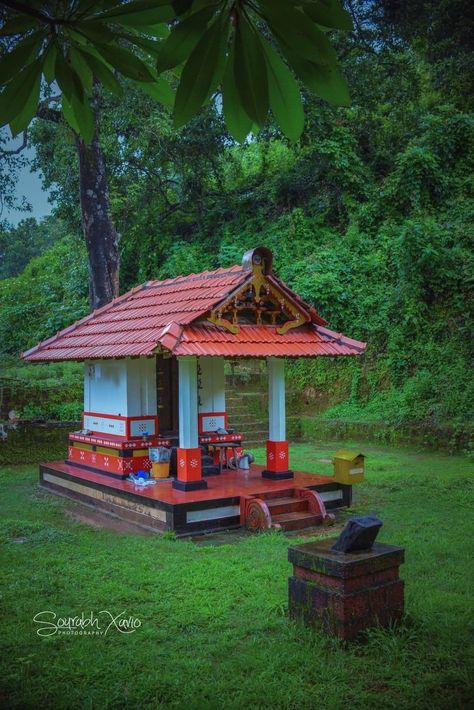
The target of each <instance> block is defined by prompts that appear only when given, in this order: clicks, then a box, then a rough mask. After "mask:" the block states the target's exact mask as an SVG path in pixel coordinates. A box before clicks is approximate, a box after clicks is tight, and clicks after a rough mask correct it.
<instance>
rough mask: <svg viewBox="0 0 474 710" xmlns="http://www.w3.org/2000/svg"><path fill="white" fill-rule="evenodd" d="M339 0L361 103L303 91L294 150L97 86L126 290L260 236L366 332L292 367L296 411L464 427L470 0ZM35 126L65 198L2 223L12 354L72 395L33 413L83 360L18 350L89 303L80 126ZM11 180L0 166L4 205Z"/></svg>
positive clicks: (211, 263) (5, 315) (0, 257)
mask: <svg viewBox="0 0 474 710" xmlns="http://www.w3.org/2000/svg"><path fill="white" fill-rule="evenodd" d="M344 4H345V6H346V7H347V8H348V9H349V10H350V11H351V12H352V14H353V17H354V20H355V24H354V31H353V32H352V33H351V34H349V35H342V34H341V36H340V37H338V36H337V35H335V42H336V46H337V48H338V55H339V57H340V61H341V64H342V67H343V69H344V72H345V75H346V77H347V79H348V82H349V86H350V90H351V97H352V102H351V106H350V107H349V108H334V107H332V106H331V105H330V104H328V103H325V102H323V101H321V100H319V99H316V98H314V97H312V96H311V95H310V94H305V95H304V97H305V101H304V108H305V114H306V125H305V131H304V134H303V136H302V139H301V141H300V142H299V143H298V144H297V145H292V144H291V143H289V142H288V141H287V140H286V139H285V138H283V137H282V135H281V134H280V132H279V130H278V129H277V128H276V126H275V125H273V124H272V123H271V122H269V123H268V124H267V125H266V127H265V128H264V130H262V131H261V132H260V133H259V134H258V135H257V136H254V137H252V138H251V139H249V140H247V141H246V143H245V144H244V145H238V144H236V143H235V142H234V141H233V140H232V139H231V138H230V137H229V135H228V134H227V133H226V131H225V126H224V124H223V121H222V117H221V114H220V104H219V100H217V101H216V102H215V103H213V104H211V105H209V106H208V108H207V109H206V110H205V111H204V112H202V113H201V114H200V115H199V117H198V118H196V119H194V120H193V121H192V122H191V123H190V124H188V125H187V126H186V127H184V128H183V129H181V130H179V131H177V130H175V129H174V128H173V127H172V124H171V119H170V114H169V111H168V110H167V109H165V108H163V107H161V106H160V105H159V104H157V103H156V102H154V101H153V99H151V98H149V97H147V96H146V95H144V94H143V93H141V92H139V91H137V90H136V89H134V88H132V87H131V86H125V93H124V96H123V97H122V99H120V100H119V99H117V98H116V97H114V96H112V95H105V94H104V95H103V96H102V99H101V107H100V123H101V141H102V147H103V150H104V153H105V156H106V160H107V167H108V174H109V186H110V197H111V205H112V213H113V218H114V221H115V224H116V226H117V228H118V231H119V233H120V248H121V267H120V288H121V292H124V291H126V290H128V289H130V288H131V287H132V286H134V285H136V284H138V283H141V282H143V281H145V280H147V279H151V278H164V277H168V276H175V275H178V274H186V273H189V272H195V271H201V270H203V269H208V268H215V267H218V266H228V265H232V264H234V263H240V261H241V258H242V253H243V252H244V251H245V250H246V249H248V248H250V247H253V246H258V245H265V246H267V247H269V248H270V249H272V250H273V252H274V268H275V270H276V271H277V273H278V274H279V276H281V278H283V279H284V280H285V281H287V282H288V283H289V284H290V285H291V286H292V287H293V288H294V289H295V290H296V291H297V292H298V293H299V294H301V296H302V297H303V298H304V299H305V300H307V301H308V302H309V303H311V304H313V305H314V306H315V307H316V308H317V310H318V311H319V312H320V313H321V315H323V316H324V317H325V318H326V319H327V320H328V321H329V324H330V327H332V328H333V329H335V330H339V329H340V330H342V331H343V332H345V333H346V334H347V335H350V336H352V337H354V338H357V339H361V340H367V341H368V343H369V347H368V349H367V353H366V355H364V356H363V357H362V358H358V359H357V360H354V361H353V360H351V359H347V360H344V359H341V360H340V361H331V360H329V359H328V360H326V359H324V358H319V359H317V360H314V361H308V362H307V361H304V360H302V361H300V362H294V363H291V364H290V365H289V368H288V370H289V376H290V381H291V383H292V388H293V390H294V391H295V392H297V393H299V394H300V396H301V403H302V407H303V405H304V403H305V402H307V401H308V397H309V396H310V395H311V396H312V397H313V399H312V401H313V403H314V402H316V401H318V402H319V401H320V400H321V401H322V402H323V404H322V405H321V404H319V405H318V410H319V416H322V417H325V418H329V419H339V420H341V421H344V420H346V421H373V422H383V423H384V424H385V425H386V426H387V427H392V428H396V427H397V426H400V425H405V424H411V423H413V424H420V425H423V426H427V427H433V428H434V429H436V428H439V427H443V426H446V427H451V428H452V429H453V431H454V432H457V433H458V434H461V433H463V432H466V431H468V430H469V429H470V427H471V426H472V404H473V402H474V385H473V380H472V323H473V313H472V290H471V289H472V280H473V274H474V263H473V250H472V246H473V225H474V194H473V167H474V150H473V149H474V119H473V114H472V103H473V92H472V76H473V70H474V61H473V54H472V50H471V46H470V41H471V40H470V37H471V36H472V23H471V20H470V16H471V15H472V9H471V6H470V4H469V3H467V2H463V1H462V0H457V1H456V0H440V1H439V2H409V3H408V2H383V1H381V0H380V1H374V2H358V1H354V2H346V3H344ZM28 141H29V143H30V145H32V146H34V148H35V150H36V158H35V161H34V164H35V167H36V168H39V169H40V170H41V172H42V174H43V176H44V185H45V187H46V188H50V189H51V190H52V196H53V198H54V201H55V205H56V207H55V209H54V212H53V214H52V216H50V217H47V218H46V219H44V220H43V221H42V222H41V223H38V222H36V221H35V220H34V219H32V218H25V220H23V221H22V222H20V224H19V225H18V226H16V227H12V226H11V225H9V224H8V223H7V222H5V221H4V222H3V223H1V224H0V279H1V280H0V299H1V303H2V309H1V314H0V349H1V353H2V361H3V368H2V369H3V371H4V376H5V377H8V378H12V377H13V378H20V380H22V381H23V382H25V383H27V384H28V383H29V385H31V386H33V385H32V383H33V384H34V386H35V387H39V386H40V384H41V383H43V384H44V385H45V386H51V384H54V383H56V384H57V383H58V382H61V383H63V385H64V383H65V384H67V385H68V387H69V398H66V400H67V401H65V398H64V396H63V394H62V395H61V396H60V397H58V400H57V402H56V403H54V402H50V403H49V404H48V407H49V409H48V408H47V407H46V409H45V405H41V404H33V405H29V408H28V407H26V408H25V409H24V410H23V414H24V415H38V414H40V413H43V414H46V415H47V416H50V417H53V418H65V419H67V418H74V417H75V416H77V415H78V414H79V412H80V411H81V405H80V403H79V397H80V374H79V369H77V368H76V366H74V365H71V366H69V365H54V366H51V367H48V368H45V367H42V366H34V367H25V366H22V365H21V364H20V363H19V361H18V358H17V355H18V353H19V352H20V351H22V350H24V349H26V348H28V347H30V346H31V345H33V344H35V343H36V342H37V341H38V340H40V339H42V338H45V337H48V336H49V335H51V334H54V333H55V332H56V331H57V330H59V329H60V328H62V327H64V326H66V325H68V324H70V323H71V321H73V320H74V319H76V318H79V317H81V316H83V315H85V314H86V313H87V312H88V275H87V258H86V252H85V247H84V244H83V238H82V233H81V222H80V209H79V198H78V168H77V159H76V152H75V149H74V144H73V140H72V138H71V132H70V129H69V128H68V127H67V126H66V125H62V124H59V125H56V124H52V123H49V122H46V121H42V120H37V121H36V122H35V124H34V126H33V127H32V129H31V130H30V131H29V135H28ZM19 160H21V155H20V156H10V157H8V158H4V161H3V167H2V171H3V172H4V173H5V172H6V171H8V172H9V174H10V178H11V176H12V175H14V171H15V164H16V162H17V161H19ZM12 185H13V183H12V181H11V179H10V181H8V180H7V179H4V180H3V186H2V190H3V192H4V194H3V199H4V200H7V201H8V199H11V194H10V193H9V190H11V189H12ZM10 381H11V380H10ZM62 391H63V393H64V387H63V390H62ZM318 393H325V396H324V397H322V399H321V398H319V399H318V397H317V395H318ZM328 395H329V396H328Z"/></svg>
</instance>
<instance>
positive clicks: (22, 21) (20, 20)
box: [0, 15, 38, 37]
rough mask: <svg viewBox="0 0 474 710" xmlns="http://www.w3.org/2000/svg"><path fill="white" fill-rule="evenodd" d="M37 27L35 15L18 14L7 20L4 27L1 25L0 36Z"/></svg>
mask: <svg viewBox="0 0 474 710" xmlns="http://www.w3.org/2000/svg"><path fill="white" fill-rule="evenodd" d="M37 27H38V22H37V21H36V20H35V19H34V17H28V16H26V15H16V16H15V17H12V18H10V19H9V20H7V21H6V22H5V24H4V25H3V27H0V36H1V37H6V36H7V35H16V34H20V32H25V31H26V30H29V29H36V28H37Z"/></svg>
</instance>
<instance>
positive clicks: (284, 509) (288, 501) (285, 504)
mask: <svg viewBox="0 0 474 710" xmlns="http://www.w3.org/2000/svg"><path fill="white" fill-rule="evenodd" d="M265 502H266V504H267V505H268V508H269V509H270V513H271V514H272V519H274V517H275V515H280V514H281V513H295V512H303V511H306V512H308V501H307V500H306V499H305V498H297V497H296V496H284V497H282V498H269V499H268V500H267V501H265Z"/></svg>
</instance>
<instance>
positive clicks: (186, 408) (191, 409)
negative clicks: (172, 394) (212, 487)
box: [178, 355, 199, 449]
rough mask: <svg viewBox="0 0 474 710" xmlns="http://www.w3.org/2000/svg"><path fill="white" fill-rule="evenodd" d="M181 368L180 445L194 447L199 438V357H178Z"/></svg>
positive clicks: (181, 446) (182, 447) (188, 447)
mask: <svg viewBox="0 0 474 710" xmlns="http://www.w3.org/2000/svg"><path fill="white" fill-rule="evenodd" d="M178 368H179V446H180V448H181V449H194V448H197V447H198V446H199V440H198V391H197V359H196V357H194V356H193V355H186V356H184V357H179V358H178Z"/></svg>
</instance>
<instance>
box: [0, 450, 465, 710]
mask: <svg viewBox="0 0 474 710" xmlns="http://www.w3.org/2000/svg"><path fill="white" fill-rule="evenodd" d="M344 445H345V446H347V443H345V444H344ZM353 446H355V447H357V448H360V446H358V445H357V444H353ZM336 448H338V445H337V444H335V443H329V444H327V445H325V446H318V448H316V447H313V446H308V445H295V446H294V447H293V455H292V464H293V466H294V467H295V468H299V469H306V470H309V471H320V472H326V473H329V472H330V470H331V466H330V465H329V464H328V463H324V462H322V463H318V459H323V460H324V459H327V458H328V456H329V455H330V454H331V453H332V452H334V450H335V449H336ZM363 450H364V452H365V453H366V454H367V460H366V468H367V476H366V481H365V483H363V484H361V485H360V486H359V487H358V488H357V490H356V491H355V495H354V507H353V509H352V510H351V512H353V513H365V512H375V513H377V514H378V515H380V516H381V517H382V519H383V520H384V527H383V528H382V531H381V534H380V536H379V537H380V540H381V541H385V542H389V543H393V544H397V545H403V546H404V547H406V563H405V565H403V567H402V568H401V572H402V577H403V578H404V579H405V582H406V591H405V605H406V619H405V622H404V624H403V626H401V627H399V628H397V629H395V630H390V631H382V630H375V631H373V632H371V633H370V634H369V636H368V640H367V643H365V644H355V645H350V646H348V647H344V645H343V644H341V643H340V642H339V641H337V640H335V639H331V638H328V637H326V636H325V635H323V634H322V633H319V632H314V631H313V632H312V631H309V630H307V629H305V628H304V627H302V626H301V625H299V624H296V623H289V622H288V619H287V578H288V576H289V575H290V573H291V568H290V565H289V564H288V562H287V547H288V545H289V544H294V543H295V542H296V541H297V540H298V538H295V537H292V538H289V537H285V536H284V535H282V534H278V533H270V534H263V535H256V536H243V537H241V538H240V539H239V538H237V537H236V536H235V535H229V543H228V544H222V535H221V536H219V543H220V544H212V543H211V544H209V540H208V541H207V544H206V545H203V544H201V545H200V544H196V543H195V542H191V541H182V540H180V541H175V540H172V539H169V538H167V537H166V536H165V537H159V536H143V535H135V534H124V533H117V532H113V531H111V530H106V529H97V528H93V527H89V526H87V525H84V524H79V523H75V522H73V521H72V520H71V518H70V517H69V516H68V515H66V510H68V509H70V508H71V506H72V505H73V504H72V503H70V502H67V501H65V500H64V499H61V498H56V497H53V496H51V495H49V494H46V493H44V492H42V491H39V489H38V487H37V467H36V465H35V466H22V467H11V468H10V469H6V468H4V469H3V470H2V472H1V474H0V476H1V483H2V498H1V507H2V523H1V532H2V544H1V555H2V561H1V577H2V631H1V634H0V643H1V663H2V671H1V677H2V696H1V705H2V707H20V708H29V707H36V708H46V707H48V708H54V709H55V710H56V709H57V708H109V707H110V708H122V707H130V708H237V709H241V708H272V710H273V709H276V708H282V709H283V708H284V709H285V710H286V709H289V708H295V709H296V708H298V709H299V708H361V709H362V708H397V709H400V708H402V709H404V708H467V707H468V706H469V705H470V704H471V702H472V685H471V684H470V678H469V667H470V666H471V668H472V646H471V633H470V632H472V618H473V604H472V577H471V573H470V565H471V558H472V539H473V532H474V531H473V516H472V474H473V471H474V465H473V464H470V463H468V462H467V460H466V459H463V458H461V457H454V456H444V455H442V454H438V453H437V454H430V453H426V452H419V451H415V450H413V449H390V448H381V447H378V448H370V447H368V446H365V445H364V447H363ZM259 456H260V457H261V456H262V452H259ZM306 540H307V538H306ZM45 610H51V611H54V612H55V613H56V614H57V615H58V616H64V617H69V616H77V615H80V614H81V613H82V612H84V613H85V614H90V612H91V611H93V612H94V613H95V614H98V613H99V612H100V611H101V610H109V611H110V612H111V613H112V614H114V616H115V615H117V614H119V613H121V612H125V614H126V616H127V617H128V616H129V615H133V616H135V617H138V618H139V619H140V620H141V627H140V628H138V629H137V630H136V631H135V632H134V633H130V634H128V635H127V634H123V633H120V632H119V631H117V630H115V629H111V630H110V631H109V632H108V633H107V634H106V635H102V636H61V635H53V636H49V637H40V636H38V635H37V633H36V630H37V628H38V627H37V625H36V624H34V622H33V616H34V615H35V614H37V613H38V612H41V611H45ZM102 618H103V617H102ZM104 626H105V622H104ZM470 660H471V664H470Z"/></svg>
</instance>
